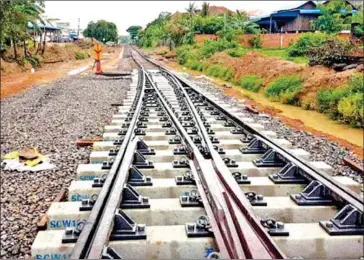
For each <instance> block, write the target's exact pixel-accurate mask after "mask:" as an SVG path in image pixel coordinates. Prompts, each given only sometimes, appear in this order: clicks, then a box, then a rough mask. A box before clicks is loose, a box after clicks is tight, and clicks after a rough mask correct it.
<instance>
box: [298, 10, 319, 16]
mask: <svg viewBox="0 0 364 260" xmlns="http://www.w3.org/2000/svg"><path fill="white" fill-rule="evenodd" d="M300 14H317V15H320V14H321V10H319V9H301V10H300Z"/></svg>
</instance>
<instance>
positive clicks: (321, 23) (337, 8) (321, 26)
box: [315, 0, 352, 33]
mask: <svg viewBox="0 0 364 260" xmlns="http://www.w3.org/2000/svg"><path fill="white" fill-rule="evenodd" d="M318 8H319V9H320V10H321V15H320V16H319V17H318V18H317V20H316V22H315V28H316V29H317V30H320V31H323V32H327V33H337V32H340V31H341V30H342V29H343V27H344V24H350V23H351V21H349V20H348V19H345V14H346V13H347V12H350V11H351V9H352V8H351V6H349V5H346V3H345V1H342V0H332V1H330V2H329V3H328V4H319V5H318ZM343 10H344V11H343Z"/></svg>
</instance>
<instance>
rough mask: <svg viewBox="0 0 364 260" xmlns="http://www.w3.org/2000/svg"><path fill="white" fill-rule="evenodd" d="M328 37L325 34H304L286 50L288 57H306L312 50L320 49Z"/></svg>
mask: <svg viewBox="0 0 364 260" xmlns="http://www.w3.org/2000/svg"><path fill="white" fill-rule="evenodd" d="M328 39H329V36H328V35H327V34H325V33H304V34H301V35H300V37H299V38H298V40H297V41H296V42H295V43H293V44H292V45H291V46H290V47H289V48H288V56H290V57H299V56H306V55H307V53H308V51H309V50H310V49H312V48H317V47H321V46H322V45H323V44H324V43H325V42H326V41H327V40H328Z"/></svg>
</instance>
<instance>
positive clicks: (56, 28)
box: [28, 23, 61, 31]
mask: <svg viewBox="0 0 364 260" xmlns="http://www.w3.org/2000/svg"><path fill="white" fill-rule="evenodd" d="M36 27H37V28H39V29H42V30H44V29H46V30H54V31H58V30H61V29H60V28H58V27H57V26H51V25H43V24H37V25H36ZM33 28H34V25H33V24H32V23H28V29H33Z"/></svg>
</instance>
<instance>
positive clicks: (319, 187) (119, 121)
mask: <svg viewBox="0 0 364 260" xmlns="http://www.w3.org/2000/svg"><path fill="white" fill-rule="evenodd" d="M129 51H131V52H132V56H133V58H134V61H135V63H136V64H138V66H139V70H138V71H133V74H132V83H131V84H130V89H129V91H128V94H127V96H126V98H125V99H124V100H123V104H122V106H120V108H119V113H118V114H116V115H114V117H113V120H112V124H111V125H109V126H105V133H104V136H103V141H102V142H97V143H94V146H93V152H92V153H91V155H90V164H85V165H80V166H79V168H78V170H77V180H75V181H73V182H72V184H71V186H70V187H69V189H68V201H65V202H57V203H53V204H52V205H51V207H50V209H49V210H48V212H47V216H48V230H46V231H40V232H39V233H38V235H37V237H36V239H35V241H34V244H33V247H32V256H33V257H34V258H37V259H46V258H48V259H51V258H53V259H56V258H57V259H63V258H72V259H77V258H88V259H96V258H109V259H112V258H114V259H116V258H120V257H122V258H133V259H146V258H152V259H165V258H233V259H237V258H239V259H241V258H254V259H273V258H274V259H276V258H291V257H303V258H360V257H361V256H362V255H363V252H362V245H363V237H362V235H363V231H364V228H363V199H362V197H361V196H360V195H359V193H360V185H359V184H358V183H356V182H354V181H353V180H352V179H350V178H347V177H331V176H330V167H328V166H327V165H326V164H324V163H322V162H310V160H309V155H310V154H309V152H307V151H304V150H301V149H291V148H290V143H289V142H288V141H286V140H284V139H276V138H275V133H274V132H271V131H266V130H264V129H263V127H262V126H261V125H259V124H258V123H256V122H252V121H251V120H249V119H248V118H246V117H245V116H244V113H243V112H241V109H239V108H235V107H233V106H231V105H229V104H225V103H224V102H223V101H221V100H220V99H219V97H214V96H211V94H209V93H205V92H204V91H203V90H201V89H199V88H198V87H197V86H194V85H193V84H192V83H190V82H188V81H187V80H186V79H184V78H182V77H180V76H179V75H177V74H174V73H172V72H170V71H168V70H167V69H165V68H163V67H162V66H160V65H158V64H156V63H154V62H153V61H151V60H148V59H147V58H146V57H144V56H143V55H141V53H139V52H138V51H137V50H134V49H130V50H129ZM325 172H326V173H325Z"/></svg>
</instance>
